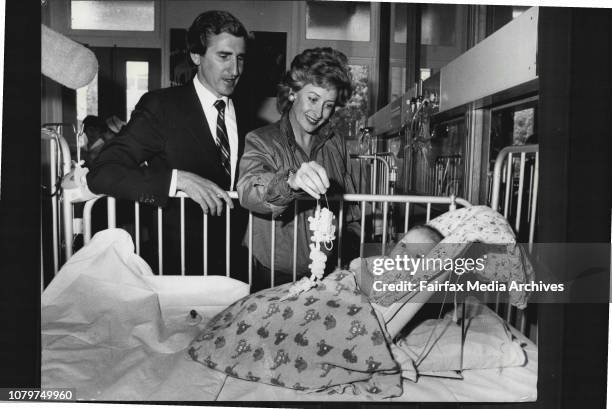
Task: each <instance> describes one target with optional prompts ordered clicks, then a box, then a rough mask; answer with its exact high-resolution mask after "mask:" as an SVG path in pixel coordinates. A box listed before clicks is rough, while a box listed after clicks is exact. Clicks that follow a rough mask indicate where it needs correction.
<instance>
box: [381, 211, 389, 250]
mask: <svg viewBox="0 0 612 409" xmlns="http://www.w3.org/2000/svg"><path fill="white" fill-rule="evenodd" d="M388 214H389V202H387V201H384V202H383V226H382V227H383V230H382V254H385V253H386V251H387V215H388Z"/></svg>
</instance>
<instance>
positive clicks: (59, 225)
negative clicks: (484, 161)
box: [41, 130, 537, 333]
mask: <svg viewBox="0 0 612 409" xmlns="http://www.w3.org/2000/svg"><path fill="white" fill-rule="evenodd" d="M42 135H43V139H45V140H48V141H53V142H51V143H50V146H51V148H52V149H51V150H52V151H53V152H55V153H51V154H50V157H51V159H53V160H55V162H53V161H52V162H51V166H50V167H51V169H57V168H58V167H59V168H60V172H59V174H53V175H52V176H51V177H50V178H51V180H57V179H58V178H59V177H61V176H62V175H63V174H67V171H68V170H69V167H70V165H69V164H70V159H69V154H66V151H65V150H64V143H63V142H62V138H61V137H60V136H59V135H57V133H53V131H49V130H43V132H42ZM58 153H59V154H58ZM51 173H53V172H51ZM535 177H536V180H537V174H536V175H535ZM536 192H537V185H536V191H534V195H535V194H536ZM58 193H59V192H58ZM229 194H230V197H231V198H232V199H234V200H236V199H237V193H236V192H229ZM171 200H178V201H180V207H181V237H180V241H181V256H180V266H177V268H176V271H173V272H167V271H163V250H162V249H163V240H164V234H163V233H164V232H163V231H162V225H163V223H162V222H161V220H162V217H163V212H164V210H163V209H162V208H157V210H156V213H157V220H158V223H157V228H158V232H157V249H158V252H157V254H158V260H157V264H158V265H157V267H158V270H157V271H158V273H159V274H167V273H180V274H181V275H185V274H186V273H187V272H186V267H185V265H186V263H185V258H186V254H185V248H186V246H185V223H186V221H185V211H184V209H185V203H186V201H188V200H191V199H189V198H188V197H187V196H186V195H185V194H184V193H182V192H179V193H178V194H177V196H176V197H175V198H173V199H171ZM328 200H329V201H339V202H340V206H339V210H338V213H337V214H336V218H337V220H338V230H337V248H338V253H337V257H338V260H337V264H338V265H342V266H346V265H348V263H349V262H350V261H351V260H347V259H345V258H343V255H342V252H341V251H340V249H341V248H342V246H341V243H342V240H343V235H344V206H343V205H344V204H348V203H353V204H356V205H358V206H359V209H360V211H361V221H360V228H361V229H360V255H364V248H365V245H366V244H367V237H366V234H365V233H366V220H367V218H366V214H368V212H370V213H371V212H372V209H377V208H379V209H380V212H381V213H382V218H381V230H382V242H381V243H377V244H379V247H378V249H379V252H380V254H384V253H386V252H387V250H388V246H389V244H390V243H388V241H387V229H388V228H389V218H388V212H389V208H390V205H391V204H395V205H396V206H397V205H399V206H402V207H403V210H404V211H403V231H404V232H406V231H408V229H409V228H410V227H411V226H412V225H414V223H416V222H417V221H418V222H419V223H420V222H427V221H429V220H430V219H432V218H433V217H436V216H437V215H438V214H441V213H442V212H444V211H447V210H453V209H455V208H457V207H458V206H470V203H469V202H468V201H466V200H464V199H461V198H458V197H455V196H410V195H385V194H345V195H340V196H336V197H329V198H328ZM101 201H106V203H107V211H106V219H107V220H106V222H107V223H106V224H107V226H108V227H116V225H117V217H116V200H115V199H114V198H112V197H104V196H99V197H96V198H94V199H92V200H89V201H87V202H85V203H84V205H83V208H82V217H80V216H79V215H77V214H76V213H75V203H73V199H72V198H71V197H70V192H61V194H58V195H56V197H55V198H54V200H53V201H52V207H53V208H54V209H55V210H56V212H55V213H54V214H55V215H56V216H54V217H53V218H52V224H53V229H52V230H53V240H52V246H51V249H50V251H51V252H52V253H53V260H54V264H53V270H54V271H53V272H54V273H55V274H57V271H58V269H59V267H60V266H61V265H62V264H63V262H65V261H66V260H67V259H68V258H70V256H71V255H72V253H73V252H74V251H75V247H74V246H75V243H77V242H78V241H77V240H76V238H77V237H78V236H82V239H83V240H82V242H83V244H87V243H88V242H89V240H90V239H91V237H92V235H93V233H94V232H93V231H92V224H91V219H92V210H93V208H94V205H95V204H96V203H99V202H101ZM58 208H61V212H60V211H59V209H58ZM294 209H297V203H296V204H295V208H294ZM140 214H141V205H140V204H139V203H137V202H136V203H133V215H134V223H135V230H134V237H133V239H134V243H135V251H136V253H137V254H139V255H140V252H141V237H140ZM231 214H232V212H231V211H230V208H229V206H226V211H225V212H224V215H223V216H221V217H225V226H226V231H227V232H228V234H226V243H225V254H224V255H223V256H224V257H225V260H226V262H225V266H226V271H225V275H226V276H228V277H231V276H232V271H231V254H230V250H231V249H230V236H229V231H230V226H231ZM294 218H295V221H297V216H295V213H294ZM208 220H209V216H208V215H204V217H203V226H202V229H203V235H204V244H203V246H204V249H203V256H204V271H203V274H205V275H206V274H209V271H208V268H207V266H208V258H209V254H208V240H209V236H208ZM252 221H253V215H252V214H251V213H250V214H249V223H248V227H247V235H248V239H247V242H248V249H249V260H248V281H249V284H251V283H252V279H253V260H252V251H251V249H252V247H253V231H252ZM43 222H44V220H43ZM277 223H278V221H275V220H271V222H270V229H271V233H272V237H274V236H275V234H274V232H275V229H276V228H277ZM293 237H294V240H293V252H292V254H291V257H292V260H293V278H294V279H295V278H296V275H297V271H296V257H297V256H296V254H297V249H296V245H297V244H296V243H297V240H296V237H297V223H294V234H293ZM42 244H43V240H42V237H41V245H42ZM44 248H45V249H47V250H49V246H46V247H44ZM270 253H271V260H274V255H275V246H274V240H273V241H272V246H271V249H270ZM215 256H217V255H215ZM43 270H44V268H43V267H42V266H41V282H42V283H44V279H45V274H44V271H43ZM271 271H272V274H271V276H272V283H271V285H272V286H274V275H275V274H274V266H273V265H272V266H271ZM215 273H216V274H218V273H219V272H215ZM495 308H496V311H498V312H499V311H502V310H503V307H502V300H501V299H500V298H497V299H496V305H495ZM507 311H508V313H507V314H506V316H505V318H506V320H507V321H508V322H509V323H511V324H513V325H514V326H516V327H518V328H519V329H520V330H521V331H522V332H523V333H525V329H526V325H525V318H524V316H522V315H519V314H516V313H514V314H513V313H512V310H511V309H510V308H508V309H507ZM500 315H501V314H500ZM517 320H518V321H517Z"/></svg>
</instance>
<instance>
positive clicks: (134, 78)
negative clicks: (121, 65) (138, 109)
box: [125, 61, 149, 120]
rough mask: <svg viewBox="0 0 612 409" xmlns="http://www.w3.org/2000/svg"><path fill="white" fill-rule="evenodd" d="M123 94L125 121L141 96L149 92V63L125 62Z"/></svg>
mask: <svg viewBox="0 0 612 409" xmlns="http://www.w3.org/2000/svg"><path fill="white" fill-rule="evenodd" d="M125 77H126V78H125V92H126V105H127V116H126V117H125V118H126V119H127V120H129V119H130V115H132V111H133V110H134V107H135V106H136V104H137V103H138V100H139V99H140V97H141V96H143V94H145V93H146V92H147V91H148V90H149V63H148V62H146V61H127V62H126V63H125Z"/></svg>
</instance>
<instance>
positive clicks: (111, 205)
mask: <svg viewBox="0 0 612 409" xmlns="http://www.w3.org/2000/svg"><path fill="white" fill-rule="evenodd" d="M228 194H229V195H230V197H231V198H232V199H234V200H236V199H238V195H237V192H228ZM103 198H105V199H106V200H107V225H108V227H109V228H114V227H116V209H115V205H116V203H115V199H114V198H112V197H106V196H99V197H97V198H94V199H91V200H89V201H88V202H86V203H85V206H84V209H83V243H84V244H87V243H88V242H89V241H90V240H91V237H92V233H93V232H92V228H91V224H92V223H91V218H92V209H93V206H94V204H95V203H96V202H98V201H99V200H101V199H103ZM176 199H178V200H180V208H181V216H180V224H181V226H180V234H181V237H180V241H181V244H180V249H181V256H180V259H181V262H180V263H181V266H180V273H181V275H185V273H186V271H185V257H186V254H185V248H186V246H185V201H186V200H190V199H189V198H188V197H187V196H186V195H185V194H184V193H182V192H178V194H177V196H176ZM307 200H310V199H307ZM328 200H329V201H330V202H334V201H336V202H340V205H339V208H338V209H339V210H338V213H337V214H336V217H337V220H338V229H337V243H338V254H337V257H338V259H337V263H338V265H343V260H342V251H341V248H342V240H343V234H344V204H346V203H356V204H358V205H359V207H360V211H361V219H360V256H362V255H363V249H364V244H365V231H366V229H365V226H366V217H365V216H366V213H367V212H366V208H367V206H369V205H370V204H371V203H377V204H381V206H382V212H383V218H382V220H383V226H382V230H383V234H382V243H381V253H385V252H386V247H387V244H388V243H387V234H386V233H387V228H388V217H387V216H388V211H389V203H403V204H404V206H405V214H404V231H408V229H409V228H410V215H411V208H412V209H414V207H415V206H417V205H422V206H424V207H425V221H426V222H427V221H429V220H430V219H431V215H432V205H436V204H437V205H448V209H449V210H452V209H455V208H456V207H457V206H458V205H459V206H470V203H469V202H468V201H466V200H464V199H461V198H456V197H454V196H450V197H435V196H402V195H366V194H345V195H341V196H330V197H329V198H328ZM297 208H298V202H297V201H296V202H294V209H293V213H294V214H293V220H294V224H293V252H292V262H293V279H294V280H296V278H297V267H296V266H297V232H298V221H299V219H298V213H297ZM230 215H231V209H230V207H229V205H227V204H226V209H225V213H224V216H221V217H225V229H226V242H225V266H226V271H225V274H226V276H228V277H229V276H230V271H231V265H230V262H231V254H230V253H231V246H230V234H229V232H230V230H231V229H230V227H231V217H230ZM162 217H163V209H162V208H157V228H158V231H157V241H158V242H157V250H158V260H157V262H158V271H159V274H164V271H163V245H162V244H163V230H162ZM209 217H211V216H208V215H207V214H204V217H203V226H202V228H203V239H204V240H203V247H204V248H203V254H204V256H203V257H204V260H203V261H204V275H207V274H208V257H209V254H208V218H209ZM134 220H135V233H134V236H135V237H134V242H135V249H136V253H137V254H139V255H140V235H139V231H140V204H139V203H134ZM277 223H278V222H277V221H276V220H271V223H270V229H271V238H272V243H271V248H270V256H271V257H270V260H271V261H272V265H271V268H270V270H271V272H272V274H271V276H272V286H274V271H275V269H274V260H275V251H276V249H275V243H274V237H275V230H276V225H277ZM252 226H253V214H252V212H249V217H248V226H247V235H248V237H247V243H248V245H247V247H248V250H249V253H248V257H249V260H248V279H249V284H252V275H253V262H252V248H253V228H252ZM71 227H72V225H71V224H70V225H66V228H67V229H69V230H68V231H67V232H66V235H67V237H71V236H72V234H73V233H72V230H71ZM67 247H69V246H67ZM70 251H71V252H72V249H70ZM349 261H350V260H349Z"/></svg>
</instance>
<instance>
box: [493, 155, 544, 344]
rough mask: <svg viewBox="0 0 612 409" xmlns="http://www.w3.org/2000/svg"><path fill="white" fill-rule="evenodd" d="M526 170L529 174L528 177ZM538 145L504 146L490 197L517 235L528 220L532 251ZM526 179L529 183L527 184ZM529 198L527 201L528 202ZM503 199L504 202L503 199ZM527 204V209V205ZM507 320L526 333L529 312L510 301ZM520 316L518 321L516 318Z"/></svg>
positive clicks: (506, 312) (528, 239) (497, 306)
mask: <svg viewBox="0 0 612 409" xmlns="http://www.w3.org/2000/svg"><path fill="white" fill-rule="evenodd" d="M526 170H527V172H528V176H527V178H526V173H527V172H526ZM538 170H539V153H538V145H517V146H507V147H505V148H503V149H502V150H501V151H500V152H499V154H498V155H497V158H496V160H495V166H494V168H493V180H492V184H491V190H490V192H489V193H490V197H491V201H490V203H491V208H492V209H494V210H497V211H498V212H500V213H501V214H502V215H503V216H504V217H505V218H506V219H507V220H508V222H509V223H510V224H511V225H512V226H513V228H514V230H515V232H516V235H517V238H520V237H525V236H524V235H521V233H523V232H522V229H521V228H522V227H526V226H525V224H526V223H528V227H529V232H528V236H526V237H525V238H527V243H528V246H529V251H530V252H531V251H532V249H533V243H534V239H535V225H536V216H537V212H536V209H537V202H538ZM526 179H527V180H526ZM526 181H527V182H528V183H526ZM525 199H526V203H525ZM502 201H503V202H502ZM524 205H526V206H527V211H526V212H525V211H524V210H523V206H524ZM500 309H501V303H500V294H499V293H498V294H497V296H496V300H495V312H496V313H498V314H500V313H501V311H500ZM505 315H506V317H505V319H506V321H507V322H508V323H514V322H518V323H519V324H518V326H519V330H520V331H521V332H522V333H523V334H525V333H526V325H527V319H526V313H525V311H522V310H518V309H516V308H514V307H512V306H511V305H510V304H507V308H506V311H505ZM515 316H516V320H513V317H515ZM535 331H536V332H535V336H534V337H532V338H534V341H537V327H535Z"/></svg>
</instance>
